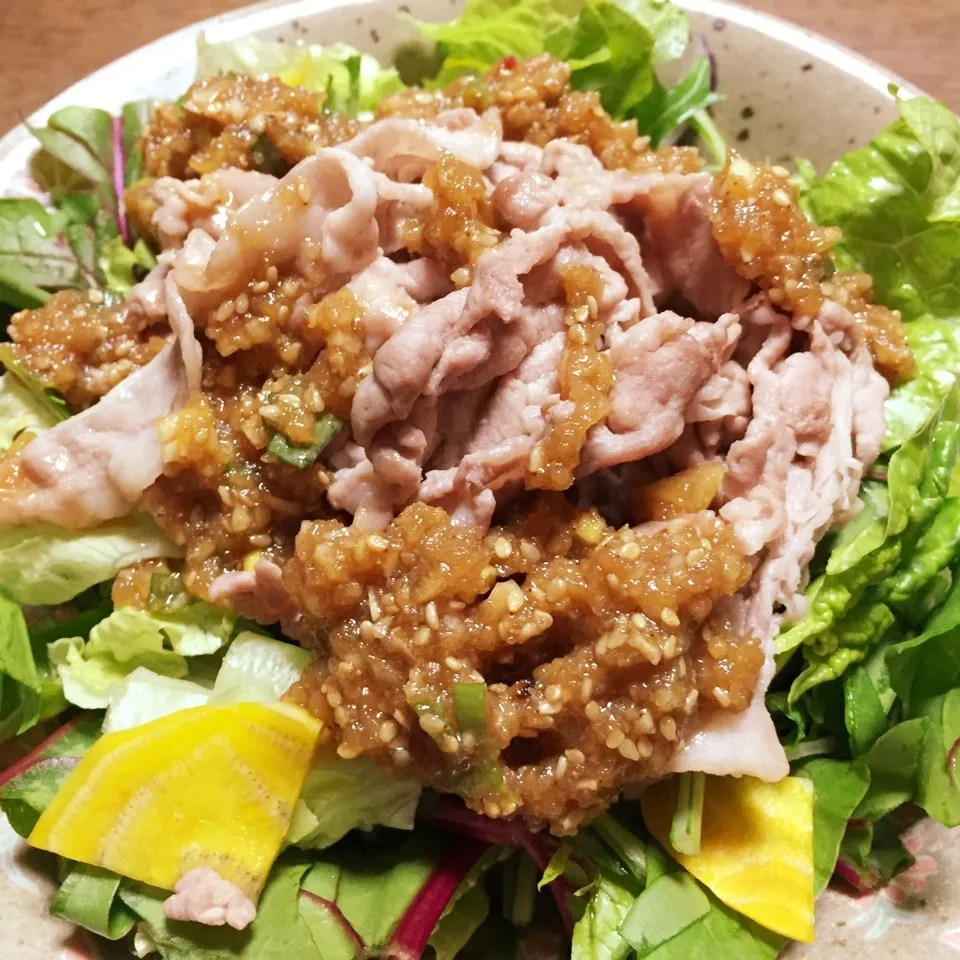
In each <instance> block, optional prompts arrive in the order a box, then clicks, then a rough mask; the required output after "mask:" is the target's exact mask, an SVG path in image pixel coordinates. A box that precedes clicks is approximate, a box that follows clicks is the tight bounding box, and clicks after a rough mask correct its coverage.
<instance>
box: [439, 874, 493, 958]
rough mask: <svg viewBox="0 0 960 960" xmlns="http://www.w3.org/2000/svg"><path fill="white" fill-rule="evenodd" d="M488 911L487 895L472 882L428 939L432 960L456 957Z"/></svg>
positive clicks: (481, 887)
mask: <svg viewBox="0 0 960 960" xmlns="http://www.w3.org/2000/svg"><path fill="white" fill-rule="evenodd" d="M489 912H490V898H489V896H487V891H486V890H485V889H484V887H483V885H482V884H474V885H473V886H472V887H471V888H470V889H469V890H468V891H467V892H466V893H464V894H463V895H462V896H461V897H458V899H457V901H456V903H454V905H453V909H452V910H450V911H449V912H448V913H446V914H445V915H444V916H443V917H441V918H440V922H439V923H438V924H437V929H436V930H434V931H433V936H432V937H431V938H430V946H431V947H432V948H433V954H434V958H435V960H456V958H457V956H459V955H460V951H461V950H462V949H463V948H464V947H465V946H466V945H467V942H468V941H469V940H470V938H471V937H472V936H473V935H474V933H476V932H477V929H478V928H479V927H480V924H481V923H483V921H484V920H485V919H486V918H487V914H488V913H489Z"/></svg>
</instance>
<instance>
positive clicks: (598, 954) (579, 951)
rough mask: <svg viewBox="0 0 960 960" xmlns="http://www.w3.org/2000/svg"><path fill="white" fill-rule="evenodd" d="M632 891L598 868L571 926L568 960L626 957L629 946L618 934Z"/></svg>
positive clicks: (612, 959)
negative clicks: (592, 884)
mask: <svg viewBox="0 0 960 960" xmlns="http://www.w3.org/2000/svg"><path fill="white" fill-rule="evenodd" d="M634 896H635V894H634V893H632V892H631V891H630V890H629V889H628V888H627V887H625V886H622V885H621V884H620V883H618V882H617V881H616V880H615V879H614V878H613V877H612V876H610V875H609V874H608V873H607V872H606V871H604V870H601V871H600V873H599V875H598V877H597V881H596V885H595V886H594V888H593V892H592V893H591V895H590V899H589V900H588V901H587V904H586V907H585V909H584V911H583V916H582V917H581V918H580V919H579V920H578V921H577V923H576V925H575V926H574V928H573V943H572V946H571V954H570V960H626V957H627V955H628V954H629V953H630V945H629V944H628V943H627V941H626V940H624V939H623V937H621V936H620V933H619V929H620V925H621V924H622V923H623V921H624V920H625V919H626V917H627V914H628V913H629V912H630V908H631V907H632V906H633V901H634Z"/></svg>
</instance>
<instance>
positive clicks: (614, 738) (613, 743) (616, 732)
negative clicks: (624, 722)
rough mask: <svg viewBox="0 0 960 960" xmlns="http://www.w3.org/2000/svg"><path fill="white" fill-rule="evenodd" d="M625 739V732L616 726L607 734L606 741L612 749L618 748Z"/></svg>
mask: <svg viewBox="0 0 960 960" xmlns="http://www.w3.org/2000/svg"><path fill="white" fill-rule="evenodd" d="M623 740H624V732H623V731H622V730H621V729H620V728H619V727H614V729H613V730H611V731H610V732H609V733H608V734H607V739H606V741H605V743H606V745H607V747H608V748H609V749H610V750H616V749H617V747H619V746H620V744H621V743H623Z"/></svg>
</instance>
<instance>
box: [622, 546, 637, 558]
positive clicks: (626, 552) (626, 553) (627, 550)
mask: <svg viewBox="0 0 960 960" xmlns="http://www.w3.org/2000/svg"><path fill="white" fill-rule="evenodd" d="M620 556H621V557H623V559H624V560H636V559H638V558H639V556H640V544H638V543H625V544H624V545H623V546H622V547H621V548H620Z"/></svg>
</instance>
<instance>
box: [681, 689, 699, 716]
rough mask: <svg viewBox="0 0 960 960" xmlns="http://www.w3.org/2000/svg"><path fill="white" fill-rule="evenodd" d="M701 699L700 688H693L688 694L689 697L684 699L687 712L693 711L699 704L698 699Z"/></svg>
mask: <svg viewBox="0 0 960 960" xmlns="http://www.w3.org/2000/svg"><path fill="white" fill-rule="evenodd" d="M699 699H700V692H699V691H698V690H691V691H690V692H689V693H688V694H687V699H686V700H685V701H684V711H685V712H686V713H692V712H693V708H694V707H695V706H696V705H697V700H699Z"/></svg>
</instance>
